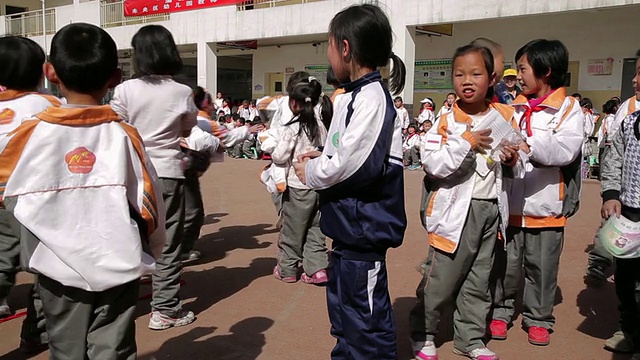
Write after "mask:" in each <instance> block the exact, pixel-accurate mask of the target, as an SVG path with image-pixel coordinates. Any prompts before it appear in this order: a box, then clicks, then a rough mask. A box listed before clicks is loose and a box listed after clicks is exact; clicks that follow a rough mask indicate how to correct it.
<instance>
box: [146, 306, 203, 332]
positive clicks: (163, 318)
mask: <svg viewBox="0 0 640 360" xmlns="http://www.w3.org/2000/svg"><path fill="white" fill-rule="evenodd" d="M195 320H196V316H195V315H194V314H193V312H191V311H184V310H183V311H182V312H180V314H179V315H178V317H175V318H172V317H170V316H168V315H164V314H162V313H161V312H159V311H152V312H151V319H149V329H151V330H166V329H168V328H170V327H178V326H185V325H189V324H191V323H192V322H194V321H195Z"/></svg>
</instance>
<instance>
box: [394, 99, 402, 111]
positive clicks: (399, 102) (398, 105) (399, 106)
mask: <svg viewBox="0 0 640 360" xmlns="http://www.w3.org/2000/svg"><path fill="white" fill-rule="evenodd" d="M394 104H395V105H396V107H397V108H398V109H400V108H401V107H402V100H396V101H394Z"/></svg>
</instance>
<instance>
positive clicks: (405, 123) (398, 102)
mask: <svg viewBox="0 0 640 360" xmlns="http://www.w3.org/2000/svg"><path fill="white" fill-rule="evenodd" d="M393 104H394V105H395V106H396V112H397V113H398V118H399V119H400V123H401V124H402V133H404V134H406V133H407V130H408V128H409V123H410V119H409V112H408V111H407V109H405V108H404V106H403V103H402V98H401V97H400V96H396V98H395V99H393ZM414 130H415V128H414Z"/></svg>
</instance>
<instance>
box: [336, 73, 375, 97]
mask: <svg viewBox="0 0 640 360" xmlns="http://www.w3.org/2000/svg"><path fill="white" fill-rule="evenodd" d="M374 82H382V75H380V71H378V70H376V71H373V72H370V73H368V74H367V75H365V76H363V77H361V78H360V79H357V80H354V81H352V82H349V83H346V84H340V87H341V88H344V90H345V92H351V91H353V90H356V89H359V88H361V87H363V86H365V85H367V84H371V83H374Z"/></svg>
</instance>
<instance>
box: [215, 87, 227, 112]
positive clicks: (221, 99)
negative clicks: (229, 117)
mask: <svg viewBox="0 0 640 360" xmlns="http://www.w3.org/2000/svg"><path fill="white" fill-rule="evenodd" d="M223 102H224V94H222V92H220V91H218V93H217V94H216V98H215V99H214V100H213V103H214V104H215V108H216V110H217V111H219V112H222V115H224V114H225V113H224V110H222V106H223V105H224V104H223Z"/></svg>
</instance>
